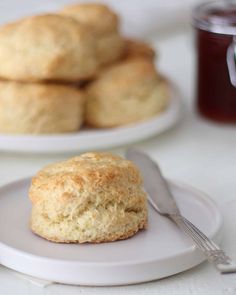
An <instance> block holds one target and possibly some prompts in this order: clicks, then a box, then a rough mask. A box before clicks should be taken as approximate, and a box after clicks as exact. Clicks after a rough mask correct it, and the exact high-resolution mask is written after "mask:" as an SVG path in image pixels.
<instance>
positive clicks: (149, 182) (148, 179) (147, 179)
mask: <svg viewBox="0 0 236 295" xmlns="http://www.w3.org/2000/svg"><path fill="white" fill-rule="evenodd" d="M126 157H127V158H128V159H129V160H131V161H133V162H134V163H135V164H136V165H137V166H138V168H139V169H140V170H141V172H142V176H143V180H144V187H145V189H146V191H147V193H148V195H149V196H148V201H149V203H150V204H151V205H152V207H153V208H154V209H155V210H156V211H157V212H158V213H160V214H161V215H163V216H166V217H169V218H170V219H171V220H172V221H174V222H175V223H176V224H177V225H178V226H179V227H180V228H181V229H182V230H183V231H184V232H185V233H186V234H187V235H189V237H191V238H192V240H193V241H194V243H195V244H196V246H197V247H198V248H199V249H200V250H201V251H202V252H203V254H205V256H206V258H207V260H208V261H209V262H211V263H212V264H213V265H214V266H215V267H216V268H217V269H218V270H219V271H220V272H221V273H223V274H226V273H235V272H236V265H235V264H234V263H233V261H232V260H231V259H230V258H229V257H228V256H227V255H226V254H225V253H224V251H223V250H221V249H220V247H219V246H217V245H216V244H215V243H214V242H213V241H212V240H210V239H209V238H208V237H207V236H205V235H204V233H202V232H201V231H200V230H199V229H198V228H197V227H196V226H195V225H193V224H192V223H191V222H190V221H189V220H187V219H186V218H185V217H183V216H182V215H181V213H180V210H179V208H178V206H177V204H176V202H175V199H174V198H173V196H172V194H171V191H170V190H169V187H168V184H167V183H166V181H165V179H164V178H163V176H162V174H161V171H160V169H159V167H158V165H157V164H156V163H155V162H153V161H152V159H151V158H149V157H148V155H146V154H144V153H142V152H140V151H137V150H135V149H129V150H128V151H127V152H126Z"/></svg>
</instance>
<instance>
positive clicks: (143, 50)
mask: <svg viewBox="0 0 236 295" xmlns="http://www.w3.org/2000/svg"><path fill="white" fill-rule="evenodd" d="M155 55H156V53H155V50H154V49H153V48H152V47H151V46H150V45H149V44H148V43H145V42H143V41H140V40H135V39H126V40H125V53H124V57H125V58H133V57H146V58H149V59H151V60H152V59H154V58H155Z"/></svg>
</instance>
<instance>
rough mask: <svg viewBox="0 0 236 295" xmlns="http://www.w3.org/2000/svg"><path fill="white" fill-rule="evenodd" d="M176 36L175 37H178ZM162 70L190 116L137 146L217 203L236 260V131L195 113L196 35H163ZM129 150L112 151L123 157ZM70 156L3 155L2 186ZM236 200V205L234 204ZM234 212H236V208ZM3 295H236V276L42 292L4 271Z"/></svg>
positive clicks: (206, 270)
mask: <svg viewBox="0 0 236 295" xmlns="http://www.w3.org/2000/svg"><path fill="white" fill-rule="evenodd" d="M173 33H174V34H173ZM154 41H155V42H154V44H155V46H156V47H157V48H158V51H159V52H160V54H159V61H158V64H159V67H160V69H162V70H163V71H164V72H165V73H166V74H167V75H168V76H169V77H170V78H172V79H173V80H174V81H175V82H176V84H177V85H178V86H179V88H180V90H181V92H182V96H183V100H184V101H185V105H186V111H185V115H184V118H183V120H182V122H181V123H180V124H179V125H178V126H176V127H175V128H173V129H172V130H170V131H168V132H166V133H164V134H162V135H160V136H158V137H156V138H152V139H150V140H146V141H144V142H142V143H138V144H137V145H136V146H137V147H138V148H140V149H143V150H144V151H146V152H147V153H149V154H150V155H151V156H152V157H153V158H154V159H155V160H156V161H158V162H159V163H160V166H161V168H162V170H163V172H164V174H165V175H166V176H167V177H169V178H175V179H178V180H181V181H184V182H186V183H189V184H191V185H193V186H195V187H197V188H199V189H202V190H203V191H205V192H206V193H208V194H209V195H210V196H211V197H212V198H213V199H215V200H216V201H217V202H218V203H219V205H220V207H221V208H222V211H223V212H224V214H225V234H224V241H223V243H222V245H223V247H224V248H225V249H226V250H227V251H228V253H229V254H230V255H231V256H232V257H233V258H234V259H235V260H236V234H235V233H236V223H235V222H234V214H235V212H236V181H235V180H236V128H235V127H232V126H231V127H230V126H220V125H217V124H212V123H210V122H207V121H205V120H202V119H201V118H199V117H198V116H197V115H196V113H195V112H194V111H193V109H194V107H193V106H194V46H193V38H192V36H191V31H190V30H189V29H185V30H184V31H183V30H182V31H176V32H172V33H171V34H168V37H167V35H162V36H161V35H159V37H158V38H156V39H155V40H154ZM124 149H125V147H123V148H119V149H113V150H112V151H113V152H116V153H119V154H122V153H123V152H124ZM69 156H72V154H71V155H54V156H52V155H24V154H7V153H1V152H0V184H1V185H2V184H4V183H7V182H10V181H12V180H14V179H18V178H22V177H25V176H29V175H32V174H34V173H36V172H37V170H39V169H40V168H41V167H42V166H43V165H45V164H47V163H50V162H53V161H58V160H62V159H65V158H68V157H69ZM234 200H235V201H234ZM233 206H234V207H233ZM0 294H1V295H12V294H19V295H21V294H25V295H27V294H35V295H36V294H40V295H42V294H45V295H46V294H47V295H51V294H57V295H60V294H69V295H70V294H71V295H73V294H91V295H92V294H111V295H113V294H137V295H139V294H150V295H151V294H159V295H161V294H168V295H171V294H177V295H178V294H181V295H184V294H191V295H197V294H205V295H208V294H212V295H213V294H214V295H218V294H227V295H233V294H236V275H235V276H234V277H233V276H232V275H230V276H228V277H222V276H220V275H218V274H217V273H216V271H215V270H214V269H213V268H212V267H211V266H210V265H208V264H207V263H203V264H202V265H200V266H198V267H196V268H194V269H192V270H189V271H187V272H185V273H182V274H179V275H176V276H173V277H170V278H166V279H163V280H160V281H155V282H150V283H145V284H139V285H134V286H122V287H109V288H105V287H99V288H98V287H76V286H65V285H57V284H54V285H51V286H48V287H46V288H40V287H37V286H35V285H33V284H31V283H30V282H28V281H25V280H23V279H20V278H17V277H16V276H14V275H12V274H10V273H8V272H7V271H6V269H5V268H4V267H0Z"/></svg>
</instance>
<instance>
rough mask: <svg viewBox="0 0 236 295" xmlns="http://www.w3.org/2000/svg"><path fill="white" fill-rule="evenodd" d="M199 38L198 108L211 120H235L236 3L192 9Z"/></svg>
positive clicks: (206, 4)
mask: <svg viewBox="0 0 236 295" xmlns="http://www.w3.org/2000/svg"><path fill="white" fill-rule="evenodd" d="M193 24H194V27H195V28H196V41H197V87H196V91H197V99H196V100H197V108H198V111H199V112H200V114H202V115H203V116H204V117H207V118H209V119H212V120H215V121H218V122H223V123H236V2H230V1H217V2H210V3H205V4H201V5H199V6H198V7H196V8H195V10H194V11H193Z"/></svg>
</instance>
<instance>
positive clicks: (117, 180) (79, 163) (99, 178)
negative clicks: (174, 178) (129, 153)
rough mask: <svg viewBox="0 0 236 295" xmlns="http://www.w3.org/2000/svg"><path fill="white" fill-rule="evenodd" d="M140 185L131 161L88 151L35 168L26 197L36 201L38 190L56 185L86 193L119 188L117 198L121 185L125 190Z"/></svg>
mask: <svg viewBox="0 0 236 295" xmlns="http://www.w3.org/2000/svg"><path fill="white" fill-rule="evenodd" d="M141 184H142V178H141V175H140V173H139V171H138V169H137V168H136V167H135V166H134V164H133V163H132V162H130V161H127V160H125V159H123V158H121V157H119V156H116V155H113V154H111V153H97V152H90V153H85V154H82V155H81V156H77V157H74V158H71V159H69V160H67V161H63V162H59V163H55V164H51V165H48V166H46V167H45V168H43V169H42V170H41V171H39V172H38V173H37V175H36V176H35V177H34V178H33V179H32V185H31V192H30V198H31V200H32V201H33V202H37V201H38V200H39V199H40V195H41V193H40V192H43V191H49V190H54V189H58V188H60V189H61V190H62V191H63V190H64V188H65V187H67V190H68V187H70V189H71V191H73V190H75V189H76V190H77V191H80V192H83V193H84V192H87V193H90V194H91V193H99V192H103V191H105V190H106V189H107V188H108V187H109V188H112V187H113V188H114V189H115V190H116V192H118V193H119V190H120V198H123V197H125V196H123V194H122V192H123V190H124V188H125V190H128V189H129V187H130V186H133V185H135V186H136V185H137V186H138V187H139V186H140V185H141ZM70 189H69V190H70ZM36 190H37V191H38V193H35V192H36ZM67 193H68V191H67ZM42 195H43V194H42ZM48 197H50V196H48Z"/></svg>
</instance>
